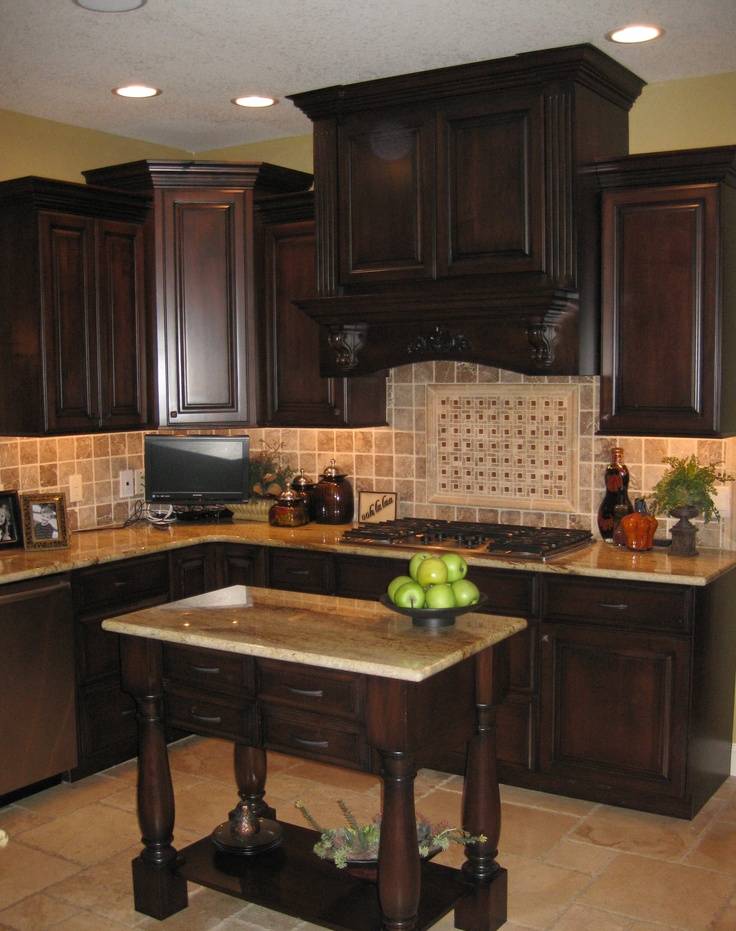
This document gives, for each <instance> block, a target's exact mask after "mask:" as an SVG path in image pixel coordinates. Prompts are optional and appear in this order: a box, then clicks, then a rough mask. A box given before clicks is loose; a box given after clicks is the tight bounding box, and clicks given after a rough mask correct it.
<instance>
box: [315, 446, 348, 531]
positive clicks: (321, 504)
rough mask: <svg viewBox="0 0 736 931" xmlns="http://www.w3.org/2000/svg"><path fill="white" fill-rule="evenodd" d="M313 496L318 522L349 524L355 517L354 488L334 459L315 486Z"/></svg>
mask: <svg viewBox="0 0 736 931" xmlns="http://www.w3.org/2000/svg"><path fill="white" fill-rule="evenodd" d="M312 498H313V501H314V519H315V520H316V521H317V523H318V524H347V523H349V522H350V521H351V520H352V519H353V488H352V485H351V484H350V482H349V481H348V480H347V478H346V476H345V474H344V473H343V472H340V470H339V469H338V467H337V465H336V463H335V460H334V459H330V464H329V465H328V466H327V468H326V469H325V470H324V472H323V473H322V476H321V477H320V480H319V481H318V482H317V484H316V485H315V486H314V489H313V491H312Z"/></svg>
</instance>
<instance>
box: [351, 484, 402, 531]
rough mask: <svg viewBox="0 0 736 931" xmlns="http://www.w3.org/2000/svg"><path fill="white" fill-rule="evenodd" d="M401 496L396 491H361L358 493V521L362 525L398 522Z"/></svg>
mask: <svg viewBox="0 0 736 931" xmlns="http://www.w3.org/2000/svg"><path fill="white" fill-rule="evenodd" d="M398 501H399V496H398V495H397V494H396V492H395V491H361V492H359V493H358V520H359V522H360V523H361V524H378V523H380V522H381V521H384V520H396V509H397V506H398Z"/></svg>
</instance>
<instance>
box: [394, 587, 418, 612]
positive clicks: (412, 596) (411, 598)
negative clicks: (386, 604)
mask: <svg viewBox="0 0 736 931" xmlns="http://www.w3.org/2000/svg"><path fill="white" fill-rule="evenodd" d="M394 604H395V605H398V606H399V607H400V608H423V607H424V589H423V588H422V586H421V585H420V584H419V582H413V581H410V582H404V584H403V585H400V586H399V587H398V589H397V590H396V593H395V595H394Z"/></svg>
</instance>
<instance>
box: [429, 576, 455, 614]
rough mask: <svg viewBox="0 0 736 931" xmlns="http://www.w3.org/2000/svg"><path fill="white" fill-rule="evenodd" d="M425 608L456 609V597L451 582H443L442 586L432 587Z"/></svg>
mask: <svg viewBox="0 0 736 931" xmlns="http://www.w3.org/2000/svg"><path fill="white" fill-rule="evenodd" d="M425 606H426V607H427V608H435V609H438V608H454V607H455V595H454V594H453V591H452V585H450V584H449V582H443V583H441V584H440V585H432V586H431V587H430V588H428V589H427V593H426V601H425Z"/></svg>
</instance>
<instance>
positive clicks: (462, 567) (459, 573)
mask: <svg viewBox="0 0 736 931" xmlns="http://www.w3.org/2000/svg"><path fill="white" fill-rule="evenodd" d="M440 559H441V560H442V562H443V563H444V564H445V565H446V566H447V581H448V582H457V581H458V579H464V578H465V576H466V575H467V574H468V564H467V563H466V562H465V560H464V559H463V557H462V556H461V555H460V554H459V553H443V554H442V556H440Z"/></svg>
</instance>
